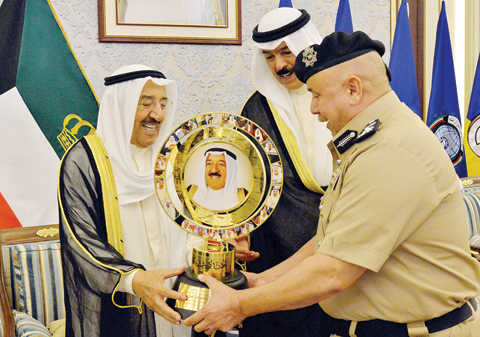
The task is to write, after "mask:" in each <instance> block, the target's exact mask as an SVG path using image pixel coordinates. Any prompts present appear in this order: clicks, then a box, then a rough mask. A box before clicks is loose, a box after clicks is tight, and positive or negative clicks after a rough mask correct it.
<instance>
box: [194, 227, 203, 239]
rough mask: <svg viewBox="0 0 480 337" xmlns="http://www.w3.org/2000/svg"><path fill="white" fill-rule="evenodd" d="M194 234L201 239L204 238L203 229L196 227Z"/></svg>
mask: <svg viewBox="0 0 480 337" xmlns="http://www.w3.org/2000/svg"><path fill="white" fill-rule="evenodd" d="M194 234H196V235H197V236H201V237H202V238H203V237H205V236H206V230H205V229H204V228H203V227H200V226H198V227H197V229H196V230H195V232H194Z"/></svg>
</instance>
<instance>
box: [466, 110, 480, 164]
mask: <svg viewBox="0 0 480 337" xmlns="http://www.w3.org/2000/svg"><path fill="white" fill-rule="evenodd" d="M467 140H468V145H469V146H470V148H471V149H472V151H473V153H475V154H476V155H477V156H479V157H480V114H479V115H478V116H477V118H475V119H474V120H473V121H472V123H470V126H469V127H468V132H467Z"/></svg>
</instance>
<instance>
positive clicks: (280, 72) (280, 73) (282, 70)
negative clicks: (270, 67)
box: [277, 68, 293, 76]
mask: <svg viewBox="0 0 480 337" xmlns="http://www.w3.org/2000/svg"><path fill="white" fill-rule="evenodd" d="M291 72H293V70H289V69H287V68H283V69H280V70H279V71H277V75H278V76H283V75H287V74H290V73H291Z"/></svg>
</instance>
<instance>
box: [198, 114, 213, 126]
mask: <svg viewBox="0 0 480 337" xmlns="http://www.w3.org/2000/svg"><path fill="white" fill-rule="evenodd" d="M212 123H215V118H213V116H212V115H205V116H203V120H202V121H201V122H200V125H207V124H212Z"/></svg>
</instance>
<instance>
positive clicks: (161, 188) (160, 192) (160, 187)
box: [157, 179, 165, 200]
mask: <svg viewBox="0 0 480 337" xmlns="http://www.w3.org/2000/svg"><path fill="white" fill-rule="evenodd" d="M157 196H158V198H159V199H160V200H163V199H164V198H165V180H163V179H159V180H158V181H157Z"/></svg>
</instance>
